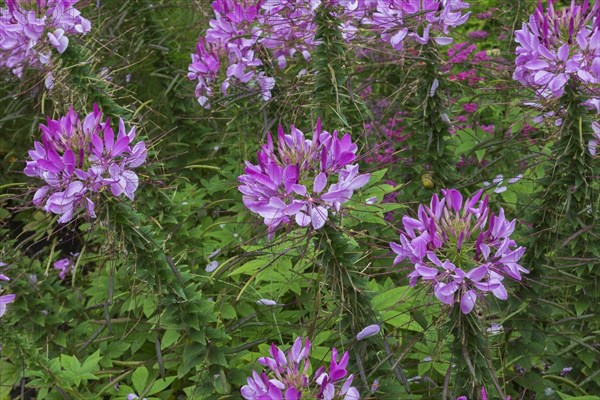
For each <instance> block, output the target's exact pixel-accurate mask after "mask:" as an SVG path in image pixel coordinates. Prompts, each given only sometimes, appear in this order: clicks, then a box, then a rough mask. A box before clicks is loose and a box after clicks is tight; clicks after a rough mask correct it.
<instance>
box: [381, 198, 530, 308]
mask: <svg viewBox="0 0 600 400" xmlns="http://www.w3.org/2000/svg"><path fill="white" fill-rule="evenodd" d="M442 194H443V198H442V199H441V200H440V199H439V198H438V196H437V194H435V195H433V197H432V199H431V203H430V206H429V207H427V206H423V205H420V206H419V211H418V219H415V218H411V217H408V216H404V217H403V218H402V224H403V225H404V231H403V232H401V234H400V244H398V243H390V246H391V248H392V250H393V251H394V252H395V253H396V254H397V256H396V258H395V260H394V264H397V263H399V262H400V261H402V260H404V259H408V260H409V261H410V262H411V263H412V264H414V268H415V270H414V271H413V272H411V273H410V274H409V275H408V276H409V277H410V285H411V286H415V285H416V284H417V280H418V279H419V278H421V279H422V280H423V281H425V282H427V283H428V284H430V285H431V286H433V292H434V294H435V296H436V297H437V298H438V299H439V300H440V301H442V302H443V303H445V304H448V305H451V306H453V305H454V304H455V303H457V302H460V309H461V311H462V312H463V313H464V314H468V313H470V312H471V310H473V307H474V306H475V302H476V300H477V297H478V292H480V293H488V292H491V293H492V294H493V295H494V296H496V297H497V298H498V299H501V300H506V299H507V298H508V293H507V292H506V288H505V287H504V285H503V283H502V280H503V279H504V278H505V277H508V278H510V279H514V280H517V281H519V280H521V272H524V273H528V272H529V271H527V270H526V269H525V268H523V267H522V266H521V265H519V264H518V261H519V259H520V258H521V256H523V253H524V252H525V248H524V247H516V243H515V241H514V240H512V239H510V235H511V234H512V233H513V231H514V229H515V220H513V221H510V222H509V221H507V220H506V219H505V217H504V210H503V209H502V208H501V209H500V212H499V214H498V215H497V216H496V215H493V214H490V209H489V207H488V197H487V196H485V197H484V198H483V199H481V197H482V191H481V190H480V191H479V192H477V193H476V194H475V195H474V196H473V197H472V198H467V199H466V200H465V201H464V202H463V197H462V195H461V194H460V192H458V191H457V190H454V189H448V190H442ZM488 216H489V224H488ZM515 247H516V248H515Z"/></svg>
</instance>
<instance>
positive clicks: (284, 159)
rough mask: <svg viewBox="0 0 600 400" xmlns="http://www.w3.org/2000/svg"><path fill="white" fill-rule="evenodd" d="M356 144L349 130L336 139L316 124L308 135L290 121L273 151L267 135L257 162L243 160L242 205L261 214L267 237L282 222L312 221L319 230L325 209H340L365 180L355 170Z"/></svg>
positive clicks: (323, 221) (302, 222) (325, 215)
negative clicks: (288, 129)
mask: <svg viewBox="0 0 600 400" xmlns="http://www.w3.org/2000/svg"><path fill="white" fill-rule="evenodd" d="M357 149H358V147H357V146H356V144H354V143H353V142H352V139H351V137H350V134H345V135H344V136H343V137H341V138H339V137H338V132H337V131H334V132H333V134H331V133H329V132H327V131H324V130H322V129H321V122H320V120H319V121H318V122H317V125H316V127H315V130H314V133H313V137H312V139H306V138H305V137H304V133H302V132H301V131H300V130H298V129H297V128H296V127H294V126H293V125H292V127H291V131H290V134H289V135H287V134H285V133H284V131H283V128H282V127H281V126H280V127H279V130H278V146H277V151H276V150H275V145H274V143H273V138H272V137H271V134H270V133H269V135H268V142H267V144H266V145H263V146H262V149H261V150H260V151H259V152H258V165H254V164H251V163H250V162H248V161H246V169H245V174H243V175H241V176H240V177H239V178H238V180H239V182H240V185H239V187H238V189H239V191H240V192H242V194H243V195H244V196H243V202H244V205H245V206H246V207H247V208H248V209H249V210H250V211H252V212H254V213H256V214H258V215H260V216H261V217H263V218H264V223H265V225H267V227H268V232H269V238H272V237H273V235H274V233H275V230H276V229H277V228H278V227H279V226H280V225H287V224H293V223H294V222H295V223H296V224H297V225H299V226H302V227H304V226H308V225H312V227H313V228H314V229H321V228H322V227H323V226H324V225H325V222H326V221H327V219H328V216H329V213H330V212H332V213H339V212H340V208H341V205H342V204H344V203H346V202H348V201H349V200H350V199H351V198H352V195H353V193H354V191H355V190H357V189H360V188H361V187H363V186H364V185H366V184H367V182H368V181H369V177H370V175H369V174H359V172H358V164H352V163H353V162H354V161H355V160H356V151H357Z"/></svg>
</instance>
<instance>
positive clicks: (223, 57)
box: [188, 0, 316, 108]
mask: <svg viewBox="0 0 600 400" xmlns="http://www.w3.org/2000/svg"><path fill="white" fill-rule="evenodd" d="M212 9H213V11H214V16H215V17H214V18H213V19H212V20H211V21H210V28H209V29H207V31H206V34H205V35H204V37H202V36H201V37H200V38H199V40H198V44H197V46H196V53H195V54H192V63H191V64H190V65H189V68H188V78H189V79H190V80H197V82H198V83H197V85H196V97H197V99H198V102H199V103H200V105H201V106H203V107H204V108H210V102H209V99H210V97H212V96H213V95H214V93H215V85H216V84H217V82H218V72H219V70H220V67H221V62H226V63H227V67H226V68H225V70H226V71H225V74H226V77H225V79H224V80H223V81H222V82H221V83H220V90H221V92H222V94H223V95H227V93H228V90H229V88H230V87H231V86H232V85H238V86H239V85H243V86H246V87H248V88H249V89H250V90H253V89H254V90H257V91H258V92H259V93H260V95H261V97H262V99H263V100H265V101H266V100H269V99H270V98H271V89H273V88H274V87H275V78H273V77H272V76H269V75H268V74H266V73H265V72H264V71H261V70H260V69H261V67H264V66H265V64H266V62H267V60H266V59H265V54H266V52H270V53H271V56H272V58H271V60H275V62H276V64H277V65H278V67H279V68H285V66H286V64H287V60H288V59H289V58H290V57H293V56H294V55H295V54H302V56H303V57H304V58H305V59H307V60H308V59H309V58H310V52H309V50H310V49H312V48H313V47H314V46H315V41H314V35H315V33H316V26H315V24H314V22H313V19H314V8H312V7H311V5H310V4H309V3H308V2H305V1H300V2H296V1H270V0H266V1H262V0H261V1H235V0H216V1H214V2H213V3H212Z"/></svg>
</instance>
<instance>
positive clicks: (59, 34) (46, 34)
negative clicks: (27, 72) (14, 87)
mask: <svg viewBox="0 0 600 400" xmlns="http://www.w3.org/2000/svg"><path fill="white" fill-rule="evenodd" d="M78 1H79V0H35V1H34V0H6V7H5V8H0V68H6V69H9V70H10V71H12V73H13V74H15V75H16V76H17V77H19V78H21V77H23V70H24V69H25V68H26V67H33V68H37V69H43V70H47V71H50V70H51V67H52V50H53V49H54V50H56V51H58V52H59V53H61V54H62V53H64V52H65V50H66V49H67V47H68V46H69V36H72V35H85V34H86V33H88V32H89V31H90V29H91V24H90V21H88V20H87V19H85V18H83V17H82V16H81V13H80V12H79V10H77V9H76V8H75V7H74V5H75V4H76V3H77V2H78ZM52 85H53V78H52V73H51V72H48V74H47V76H46V87H48V88H51V87H52Z"/></svg>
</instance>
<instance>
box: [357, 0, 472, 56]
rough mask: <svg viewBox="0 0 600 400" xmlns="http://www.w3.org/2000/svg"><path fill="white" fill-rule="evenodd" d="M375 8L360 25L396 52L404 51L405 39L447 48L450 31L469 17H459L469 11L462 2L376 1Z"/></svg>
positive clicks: (437, 0)
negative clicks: (363, 25) (363, 24)
mask: <svg viewBox="0 0 600 400" xmlns="http://www.w3.org/2000/svg"><path fill="white" fill-rule="evenodd" d="M375 7H376V9H375V11H374V12H373V14H372V16H371V17H366V18H365V21H364V22H365V24H368V25H370V26H371V27H372V28H371V29H372V30H373V31H375V32H378V33H379V34H380V36H381V39H382V40H383V41H385V42H388V43H389V44H391V46H392V47H393V48H394V49H396V50H401V49H402V48H403V47H404V40H405V39H406V38H409V39H411V40H413V41H414V42H416V43H417V44H422V45H425V44H427V43H429V41H430V40H431V39H433V40H434V41H435V42H436V43H438V44H440V45H447V44H450V43H452V38H450V37H449V36H447V35H448V34H449V31H450V29H451V28H456V27H457V26H459V25H462V24H464V23H465V22H466V21H467V19H468V18H469V15H470V12H467V13H465V14H463V13H462V10H464V9H467V8H469V4H468V3H465V2H464V1H462V0H378V1H377V4H376V6H375Z"/></svg>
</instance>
